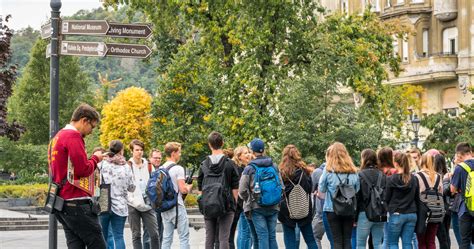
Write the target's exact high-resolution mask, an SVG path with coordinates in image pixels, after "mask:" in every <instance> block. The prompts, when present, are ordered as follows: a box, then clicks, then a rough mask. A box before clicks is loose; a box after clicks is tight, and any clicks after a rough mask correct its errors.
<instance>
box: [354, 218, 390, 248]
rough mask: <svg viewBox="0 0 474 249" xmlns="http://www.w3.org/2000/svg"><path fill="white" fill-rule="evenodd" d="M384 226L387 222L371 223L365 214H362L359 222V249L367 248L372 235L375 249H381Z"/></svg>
mask: <svg viewBox="0 0 474 249" xmlns="http://www.w3.org/2000/svg"><path fill="white" fill-rule="evenodd" d="M384 224H385V222H371V221H369V219H367V215H366V214H365V212H360V213H359V218H358V220H357V249H365V248H366V244H367V238H368V237H369V234H371V233H372V243H373V246H374V249H381V248H382V238H383V228H384Z"/></svg>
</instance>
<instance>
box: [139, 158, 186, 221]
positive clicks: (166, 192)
mask: <svg viewBox="0 0 474 249" xmlns="http://www.w3.org/2000/svg"><path fill="white" fill-rule="evenodd" d="M174 166H176V164H171V165H169V166H168V167H166V168H160V169H158V170H156V171H154V172H153V173H151V176H150V180H148V183H147V187H146V194H147V195H148V198H150V201H151V204H152V206H153V208H155V209H158V210H160V211H161V212H164V211H168V210H170V209H172V208H173V207H175V206H176V205H177V204H178V193H177V192H176V191H175V189H174V186H173V182H172V179H171V177H170V174H169V170H170V169H171V168H173V167H174Z"/></svg>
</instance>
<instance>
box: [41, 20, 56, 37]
mask: <svg viewBox="0 0 474 249" xmlns="http://www.w3.org/2000/svg"><path fill="white" fill-rule="evenodd" d="M52 33H53V29H52V28H51V23H50V22H48V23H46V24H45V25H43V26H41V38H42V39H48V38H50V37H51V34H52Z"/></svg>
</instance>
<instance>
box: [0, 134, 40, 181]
mask: <svg viewBox="0 0 474 249" xmlns="http://www.w3.org/2000/svg"><path fill="white" fill-rule="evenodd" d="M0 168H1V169H3V170H6V171H9V172H12V171H13V172H15V173H16V174H17V175H18V176H19V178H21V177H24V176H25V177H26V176H31V175H35V174H37V173H39V174H44V173H47V172H48V145H32V144H21V143H19V142H11V141H9V140H8V139H6V138H0Z"/></svg>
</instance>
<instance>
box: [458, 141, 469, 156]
mask: <svg viewBox="0 0 474 249" xmlns="http://www.w3.org/2000/svg"><path fill="white" fill-rule="evenodd" d="M457 153H459V154H461V155H462V156H464V155H467V154H471V153H472V147H471V145H470V144H469V143H466V142H461V143H458V144H457V145H456V154H457Z"/></svg>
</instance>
